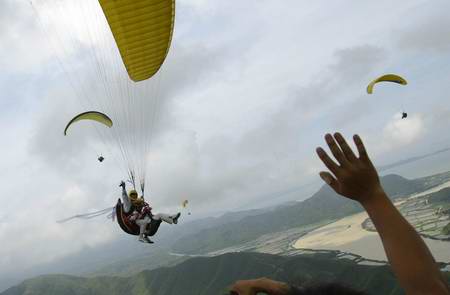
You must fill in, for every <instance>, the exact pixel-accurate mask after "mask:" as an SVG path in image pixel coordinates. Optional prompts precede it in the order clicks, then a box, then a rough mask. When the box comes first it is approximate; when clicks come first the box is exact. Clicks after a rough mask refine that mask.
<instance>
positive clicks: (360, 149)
mask: <svg viewBox="0 0 450 295" xmlns="http://www.w3.org/2000/svg"><path fill="white" fill-rule="evenodd" d="M353 141H354V142H355V145H356V148H357V149H358V153H359V158H360V159H361V160H369V155H367V151H366V147H365V146H364V143H363V141H362V140H361V137H359V135H357V134H355V135H353Z"/></svg>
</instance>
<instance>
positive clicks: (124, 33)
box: [99, 0, 175, 82]
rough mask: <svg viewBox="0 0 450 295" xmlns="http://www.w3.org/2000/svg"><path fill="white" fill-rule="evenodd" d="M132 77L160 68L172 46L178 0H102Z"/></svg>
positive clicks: (147, 75)
mask: <svg viewBox="0 0 450 295" xmlns="http://www.w3.org/2000/svg"><path fill="white" fill-rule="evenodd" d="M99 3H100V5H101V7H102V9H103V13H104V14H105V16H106V19H107V20H108V24H109V26H110V28H111V31H112V33H113V35H114V39H115V40H116V43H117V47H118V48H119V51H120V55H121V56H122V61H123V63H124V65H125V68H126V69H127V72H128V75H129V77H130V79H131V80H133V81H135V82H138V81H142V80H146V79H148V78H150V77H152V76H153V75H154V74H155V73H156V72H158V70H159V68H160V67H161V65H162V63H163V62H164V59H165V58H166V56H167V53H168V51H169V48H170V43H171V40H172V33H173V27H174V18H175V0H99Z"/></svg>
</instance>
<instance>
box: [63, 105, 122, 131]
mask: <svg viewBox="0 0 450 295" xmlns="http://www.w3.org/2000/svg"><path fill="white" fill-rule="evenodd" d="M82 120H90V121H95V122H98V123H101V124H103V125H105V126H108V127H110V128H111V127H112V125H113V122H112V120H111V119H110V118H109V117H108V116H107V115H105V114H103V113H100V112H96V111H90V112H84V113H81V114H78V115H76V116H75V117H73V118H72V120H70V121H69V123H67V125H66V128H64V135H67V130H68V129H69V127H70V126H71V125H72V124H73V123H75V122H78V121H82Z"/></svg>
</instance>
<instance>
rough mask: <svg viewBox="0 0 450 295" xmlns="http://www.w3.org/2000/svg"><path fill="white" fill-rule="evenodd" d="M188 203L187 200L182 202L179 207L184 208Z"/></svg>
mask: <svg viewBox="0 0 450 295" xmlns="http://www.w3.org/2000/svg"><path fill="white" fill-rule="evenodd" d="M188 203H189V201H188V200H184V201H183V202H182V203H181V207H183V208H186V206H187V205H188Z"/></svg>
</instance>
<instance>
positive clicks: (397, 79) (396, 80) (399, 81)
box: [367, 74, 408, 94]
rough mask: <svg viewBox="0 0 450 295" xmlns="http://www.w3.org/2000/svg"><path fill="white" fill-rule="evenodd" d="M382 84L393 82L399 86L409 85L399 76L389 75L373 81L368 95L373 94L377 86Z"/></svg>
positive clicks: (368, 88)
mask: <svg viewBox="0 0 450 295" xmlns="http://www.w3.org/2000/svg"><path fill="white" fill-rule="evenodd" d="M380 82H392V83H397V84H401V85H406V84H408V82H407V81H406V80H405V79H404V78H402V77H400V76H399V75H396V74H387V75H383V76H381V77H378V78H376V79H375V80H373V81H372V82H370V83H369V85H367V93H368V94H372V93H373V88H374V86H375V84H377V83H380Z"/></svg>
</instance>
